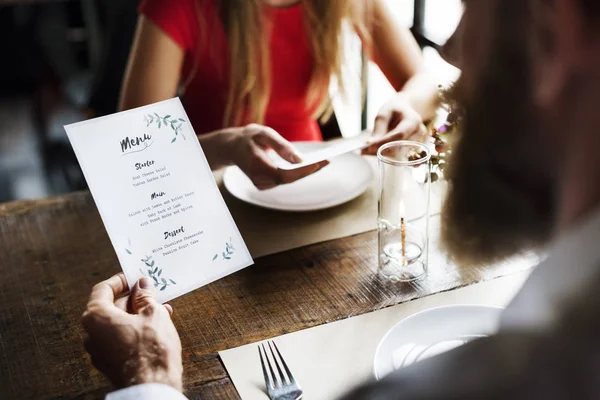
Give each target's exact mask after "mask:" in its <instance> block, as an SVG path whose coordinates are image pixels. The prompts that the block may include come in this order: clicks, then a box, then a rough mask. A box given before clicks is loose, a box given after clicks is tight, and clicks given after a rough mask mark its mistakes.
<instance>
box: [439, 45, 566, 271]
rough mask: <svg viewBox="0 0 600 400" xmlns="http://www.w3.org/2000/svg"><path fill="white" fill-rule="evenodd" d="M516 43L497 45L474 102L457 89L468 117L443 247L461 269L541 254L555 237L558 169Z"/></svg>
mask: <svg viewBox="0 0 600 400" xmlns="http://www.w3.org/2000/svg"><path fill="white" fill-rule="evenodd" d="M513 41H514V38H510V36H508V37H506V36H502V37H500V36H498V37H497V38H496V41H495V43H494V48H493V49H492V50H496V51H492V52H491V54H492V56H491V58H490V64H489V68H487V69H486V71H485V73H484V74H483V75H482V77H481V79H479V82H478V83H477V85H476V89H475V91H474V92H473V93H472V95H471V96H468V97H470V98H464V97H463V96H464V93H463V92H462V90H461V83H460V82H459V83H458V84H457V86H456V87H455V88H454V95H455V97H456V100H457V101H458V102H459V103H460V104H462V110H463V112H464V114H463V115H464V117H463V121H462V126H461V127H460V128H459V129H460V130H461V133H460V137H459V138H458V140H457V141H456V142H455V144H454V149H453V155H452V158H451V159H450V162H449V166H448V169H447V170H446V171H447V178H448V180H449V181H450V184H449V190H448V195H447V198H446V202H445V205H444V209H443V212H442V242H443V245H444V247H445V248H446V250H447V251H448V252H449V254H450V256H451V257H452V258H453V259H454V260H455V262H457V263H458V264H459V265H461V266H476V265H482V264H488V263H494V262H497V261H501V260H503V259H505V258H508V257H510V256H513V255H516V254H518V253H520V252H525V251H528V250H532V249H535V248H537V247H539V246H540V245H542V244H544V243H546V242H547V240H548V239H549V238H550V236H551V233H552V230H553V225H554V210H555V197H554V196H555V193H554V178H553V176H554V175H555V174H553V171H552V168H553V164H554V163H553V160H552V159H549V156H548V152H547V151H546V150H547V147H546V146H545V143H544V141H543V140H541V137H543V135H540V131H539V129H540V128H539V124H538V123H536V116H535V114H536V112H535V110H534V108H533V106H532V101H531V75H530V73H531V68H530V65H529V63H528V61H527V56H526V54H525V49H524V47H525V45H524V44H523V43H522V41H521V43H512V42H513ZM514 46H520V47H521V48H522V50H521V52H519V50H518V49H517V50H515V47H514Z"/></svg>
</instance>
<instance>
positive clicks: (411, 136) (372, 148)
mask: <svg viewBox="0 0 600 400" xmlns="http://www.w3.org/2000/svg"><path fill="white" fill-rule="evenodd" d="M421 127H422V128H423V129H425V126H424V125H423V124H422V123H420V122H419V121H414V120H410V119H404V120H402V121H401V122H400V123H399V124H398V126H397V127H396V128H394V129H393V130H392V131H390V132H389V133H388V134H387V135H384V136H383V137H378V138H376V140H374V141H373V142H372V143H371V145H369V147H367V148H365V149H363V151H362V154H363V155H377V151H378V150H379V148H380V147H381V146H383V145H384V144H386V143H389V142H393V141H396V140H416V137H417V136H418V135H420V134H421V132H422V128H421ZM420 140H422V138H421V139H420ZM420 140H419V141H420Z"/></svg>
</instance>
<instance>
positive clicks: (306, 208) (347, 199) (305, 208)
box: [223, 142, 375, 213]
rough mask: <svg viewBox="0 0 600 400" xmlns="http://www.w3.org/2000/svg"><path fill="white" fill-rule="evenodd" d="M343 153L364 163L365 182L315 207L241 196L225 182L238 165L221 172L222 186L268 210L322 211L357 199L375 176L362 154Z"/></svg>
mask: <svg viewBox="0 0 600 400" xmlns="http://www.w3.org/2000/svg"><path fill="white" fill-rule="evenodd" d="M293 144H300V145H307V144H308V145H311V146H312V145H315V147H322V145H325V144H327V142H294V143H293ZM319 145H321V146H319ZM344 155H352V156H354V157H356V159H357V160H360V162H361V163H362V164H363V165H365V170H368V171H369V179H366V180H365V183H364V184H363V185H361V186H358V187H357V190H355V191H354V192H352V193H351V195H348V196H345V197H343V198H342V199H341V200H340V199H338V200H334V201H330V202H328V203H323V204H322V205H319V206H316V207H315V206H300V207H297V208H289V207H285V206H276V205H272V204H268V203H263V202H261V201H255V200H252V201H250V200H248V199H246V198H242V196H238V194H236V191H235V189H234V190H232V189H231V188H230V185H229V184H228V183H227V182H228V181H230V179H231V178H230V176H231V171H233V170H235V168H238V169H239V167H237V166H235V165H231V166H229V167H227V168H225V170H224V172H223V186H224V187H225V189H226V190H227V192H228V193H229V194H231V195H232V196H233V197H235V198H236V199H238V200H240V201H242V202H244V203H246V204H251V205H253V206H257V207H262V208H265V209H268V210H276V211H285V212H292V213H305V212H312V211H322V210H326V209H330V208H333V207H337V206H340V205H342V204H345V203H348V202H350V201H352V200H355V199H357V198H358V197H360V196H361V195H363V194H364V193H365V192H366V191H367V190H368V189H369V188H370V187H371V185H372V184H373V180H374V178H375V176H374V175H375V174H374V173H373V168H371V165H370V164H369V162H368V161H367V160H366V159H365V158H364V157H363V156H360V155H358V154H356V153H346V154H344ZM242 173H243V172H242ZM228 177H229V178H228Z"/></svg>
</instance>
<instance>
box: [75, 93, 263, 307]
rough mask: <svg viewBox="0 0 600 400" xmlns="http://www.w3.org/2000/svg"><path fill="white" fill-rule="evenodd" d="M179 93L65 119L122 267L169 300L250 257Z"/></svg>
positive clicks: (130, 280)
mask: <svg viewBox="0 0 600 400" xmlns="http://www.w3.org/2000/svg"><path fill="white" fill-rule="evenodd" d="M188 121H189V120H188V117H187V115H186V113H185V110H184V108H183V106H182V104H181V101H180V100H179V99H178V98H174V99H171V100H167V101H163V102H160V103H156V104H152V105H149V106H145V107H141V108H137V109H133V110H129V111H125V112H121V113H117V114H114V115H110V116H106V117H102V118H97V119H93V120H89V121H84V122H80V123H76V124H72V125H68V126H65V130H66V131H67V135H68V136H69V140H70V141H71V144H72V146H73V149H74V150H75V154H76V155H77V159H78V160H79V164H80V165H81V169H82V170H83V174H84V175H85V179H86V180H87V183H88V186H89V188H90V191H91V193H92V196H93V197H94V200H95V202H96V205H97V207H98V211H99V212H100V216H101V217H102V221H103V222H104V226H105V227H106V230H107V232H108V236H109V237H110V240H111V242H112V244H113V246H114V248H115V251H116V253H117V256H118V258H119V262H120V263H121V267H122V268H123V272H124V273H125V276H126V277H127V282H128V283H129V286H130V287H132V286H133V285H134V284H135V282H136V281H137V280H138V279H139V278H140V277H142V276H144V275H145V276H148V277H150V278H151V279H152V280H153V281H154V285H155V287H156V293H157V297H158V300H159V301H160V302H163V303H164V302H166V301H169V300H171V299H173V298H175V297H178V296H181V295H182V294H185V293H187V292H190V291H192V290H194V289H197V288H198V287H200V286H203V285H206V284H208V283H210V282H212V281H215V280H217V279H219V278H222V277H224V276H226V275H229V274H231V273H233V272H236V271H238V270H240V269H242V268H245V267H247V266H249V265H251V264H252V263H253V261H252V257H251V255H250V253H249V252H248V249H247V248H246V244H245V243H244V240H243V239H242V237H241V235H240V232H239V230H238V228H237V226H236V225H235V222H234V221H233V218H232V217H231V214H230V213H229V210H228V208H227V206H226V205H225V202H224V201H223V198H222V197H221V194H220V192H219V189H218V188H217V184H216V182H215V180H214V177H213V174H212V172H211V169H210V166H209V165H208V162H207V161H206V157H205V156H204V153H203V151H202V148H201V147H200V143H199V142H198V139H197V138H196V135H195V133H194V130H193V129H192V126H191V124H190V123H189V122H188Z"/></svg>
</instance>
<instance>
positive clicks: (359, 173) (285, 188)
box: [223, 142, 373, 211]
mask: <svg viewBox="0 0 600 400" xmlns="http://www.w3.org/2000/svg"><path fill="white" fill-rule="evenodd" d="M294 146H296V148H297V149H298V150H299V151H300V152H301V153H308V152H311V151H316V150H320V149H323V148H324V147H327V144H326V143H322V142H300V143H294ZM330 161H331V164H329V165H328V166H326V167H325V168H323V169H322V170H320V171H319V172H317V173H315V174H313V175H310V176H308V177H306V178H303V179H300V180H298V181H296V182H294V183H290V184H288V185H281V186H278V187H276V188H273V189H269V190H264V191H260V190H258V189H257V188H256V187H255V186H254V185H253V184H252V181H250V178H248V177H247V176H246V175H245V174H244V173H243V172H242V171H241V170H240V169H239V168H238V167H229V168H227V169H226V170H225V173H224V175H223V183H224V185H225V187H226V188H227V190H228V191H229V193H231V194H232V195H233V196H235V197H237V198H238V199H240V200H242V201H245V202H247V203H250V204H254V205H257V206H261V207H265V208H271V209H274V210H283V211H316V210H322V209H325V208H330V207H335V206H338V205H340V204H343V203H346V202H348V201H350V200H353V199H355V198H356V197H358V196H360V195H361V194H363V193H364V192H365V191H366V190H367V189H369V187H371V183H372V181H373V170H372V168H371V166H370V165H369V163H368V162H367V160H365V159H364V158H363V157H361V156H360V155H358V154H355V153H347V154H344V155H341V156H338V157H335V158H333V159H332V160H330Z"/></svg>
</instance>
